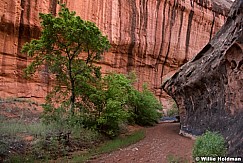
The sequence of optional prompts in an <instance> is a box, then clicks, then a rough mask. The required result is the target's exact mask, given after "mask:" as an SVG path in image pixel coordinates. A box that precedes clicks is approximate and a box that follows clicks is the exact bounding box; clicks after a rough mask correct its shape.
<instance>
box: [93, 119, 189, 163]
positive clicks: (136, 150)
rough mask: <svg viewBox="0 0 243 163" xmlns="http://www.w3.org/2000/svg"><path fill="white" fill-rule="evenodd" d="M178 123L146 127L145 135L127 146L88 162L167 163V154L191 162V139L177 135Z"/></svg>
mask: <svg viewBox="0 0 243 163" xmlns="http://www.w3.org/2000/svg"><path fill="white" fill-rule="evenodd" d="M178 132H179V124H175V123H163V124H159V125H157V126H155V127H152V128H148V129H146V137H145V138H144V139H143V140H141V141H139V142H138V143H136V144H133V145H131V146H129V147H127V148H124V149H120V150H118V151H114V152H112V153H110V154H105V155H102V156H101V157H99V158H97V159H95V160H92V161H89V162H90V163H117V162H119V163H145V162H149V163H167V162H169V161H168V156H173V157H174V158H178V157H181V158H183V159H185V160H187V161H189V162H192V146H193V142H194V141H193V140H191V139H189V138H185V137H183V136H180V135H178Z"/></svg>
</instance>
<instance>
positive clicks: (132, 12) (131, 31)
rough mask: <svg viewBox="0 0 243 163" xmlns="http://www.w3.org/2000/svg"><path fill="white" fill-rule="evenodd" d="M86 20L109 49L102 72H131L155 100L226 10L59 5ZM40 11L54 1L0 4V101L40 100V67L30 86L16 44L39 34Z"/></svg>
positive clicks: (157, 0) (221, 4)
mask: <svg viewBox="0 0 243 163" xmlns="http://www.w3.org/2000/svg"><path fill="white" fill-rule="evenodd" d="M62 2H65V3H67V6H68V7H69V8H70V10H75V11H76V12H77V15H80V16H81V18H83V19H86V20H91V21H93V22H95V23H96V24H97V26H98V27H99V28H100V29H101V30H102V31H103V33H104V34H106V35H108V38H109V40H110V42H111V44H112V48H111V49H110V51H109V52H107V53H105V54H104V57H103V59H102V61H101V62H100V65H101V66H102V72H103V73H107V72H110V71H116V72H121V73H127V72H130V71H134V72H136V74H137V77H138V82H137V84H136V87H138V88H141V87H142V83H143V82H147V83H148V85H149V87H150V88H151V89H152V90H153V91H154V92H155V94H156V95H157V96H160V97H161V96H162V93H161V90H160V85H161V83H162V82H163V81H164V80H166V79H167V76H169V75H170V74H171V73H173V72H174V71H175V70H176V69H178V67H180V66H181V65H183V64H184V63H186V62H187V61H188V60H189V59H191V58H192V57H193V56H194V55H195V54H196V53H197V52H198V51H199V50H200V49H201V48H202V47H203V46H204V45H205V44H206V43H207V42H208V41H209V40H210V39H211V37H212V36H213V35H214V34H215V33H216V32H217V31H218V30H219V28H220V27H221V26H222V24H223V23H224V22H225V20H226V15H227V13H228V9H229V7H230V5H231V3H230V2H228V1H227V0H222V1H219V0H92V1H89V0H75V1H73V0H63V1H62ZM40 12H44V13H48V12H51V13H52V14H54V15H55V14H56V13H57V12H58V6H57V0H2V2H1V3H0V97H2V98H3V97H25V98H33V99H35V100H40V101H42V100H43V97H45V95H46V93H47V91H48V90H49V89H50V88H49V85H50V84H49V82H50V81H49V78H48V74H47V73H46V71H45V68H43V70H41V71H40V72H39V75H38V76H36V77H35V78H34V79H33V80H31V81H26V80H25V79H23V72H22V70H23V69H24V68H25V67H26V66H27V64H28V63H29V62H30V60H29V58H27V56H26V55H25V54H21V53H20V50H21V47H22V45H23V44H24V43H25V42H27V41H30V40H31V39H32V38H38V36H39V35H40V21H39V17H38V14H39V13H40Z"/></svg>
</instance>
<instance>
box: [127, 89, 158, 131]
mask: <svg viewBox="0 0 243 163" xmlns="http://www.w3.org/2000/svg"><path fill="white" fill-rule="evenodd" d="M129 104H130V106H131V108H132V110H131V111H132V116H133V118H134V120H135V123H136V124H139V125H143V126H146V125H153V124H155V123H157V121H158V119H159V118H160V116H161V115H160V113H159V112H158V110H161V109H162V105H161V104H160V103H159V101H158V100H157V99H156V97H155V96H154V95H153V93H152V92H150V91H149V90H148V89H147V87H146V86H145V85H144V87H143V91H142V92H139V91H137V90H133V91H132V92H131V94H130V97H129Z"/></svg>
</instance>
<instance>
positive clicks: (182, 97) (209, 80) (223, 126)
mask: <svg viewBox="0 0 243 163" xmlns="http://www.w3.org/2000/svg"><path fill="white" fill-rule="evenodd" d="M163 89H164V90H165V91H166V92H167V93H168V94H170V95H171V96H172V97H173V98H174V99H175V101H176V102H177V105H178V106H179V109H180V120H181V132H182V133H183V132H185V133H190V134H193V135H200V134H202V133H203V132H205V130H212V131H219V132H221V133H222V134H223V135H224V137H225V138H226V140H227V141H228V145H229V153H228V154H229V156H242V155H243V0H237V1H235V2H234V4H233V6H232V8H231V11H230V14H229V17H228V19H227V21H226V23H225V24H224V26H223V27H222V28H221V29H220V30H219V32H218V33H217V34H216V35H215V37H213V39H212V40H211V41H210V42H209V43H208V44H207V45H206V46H205V47H204V48H203V49H202V50H201V51H200V52H199V53H198V54H197V55H196V56H195V57H194V58H193V59H192V60H191V61H189V62H188V63H186V64H185V65H183V66H182V67H181V68H180V70H179V71H177V72H176V73H175V75H174V76H172V78H171V79H170V80H168V81H167V82H166V83H165V84H164V85H163Z"/></svg>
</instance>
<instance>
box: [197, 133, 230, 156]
mask: <svg viewBox="0 0 243 163" xmlns="http://www.w3.org/2000/svg"><path fill="white" fill-rule="evenodd" d="M225 155H226V147H225V140H224V137H223V136H222V135H220V134H219V133H214V132H210V131H207V132H206V133H205V134H203V135H202V136H200V137H198V138H197V139H196V142H195V144H194V147H193V157H194V158H196V157H201V156H203V157H204V156H205V157H217V156H222V157H223V156H225Z"/></svg>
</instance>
